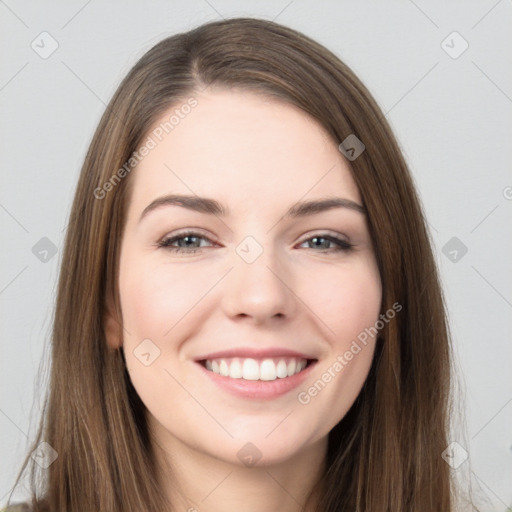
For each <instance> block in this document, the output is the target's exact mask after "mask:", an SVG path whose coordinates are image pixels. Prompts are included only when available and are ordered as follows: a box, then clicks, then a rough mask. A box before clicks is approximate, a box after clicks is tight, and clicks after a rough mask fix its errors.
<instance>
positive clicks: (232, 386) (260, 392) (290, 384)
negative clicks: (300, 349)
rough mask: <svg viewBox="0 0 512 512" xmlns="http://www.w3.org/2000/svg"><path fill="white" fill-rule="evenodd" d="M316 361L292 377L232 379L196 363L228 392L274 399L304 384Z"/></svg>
mask: <svg viewBox="0 0 512 512" xmlns="http://www.w3.org/2000/svg"><path fill="white" fill-rule="evenodd" d="M316 363H317V361H313V362H312V363H310V364H309V366H307V367H306V368H305V369H304V370H302V371H301V372H299V373H296V374H295V375H292V376H291V377H285V378H284V379H280V378H279V377H278V378H277V379H275V380H245V379H232V378H231V377H224V376H223V375H219V374H218V373H214V372H212V371H210V370H207V369H206V368H205V367H204V366H203V365H202V364H201V363H196V364H197V365H198V366H199V369H200V370H202V371H203V372H204V373H206V375H207V376H208V377H209V378H210V379H211V380H212V381H213V382H214V383H215V384H217V385H218V386H219V387H221V388H222V389H224V390H225V391H227V392H228V393H231V394H233V395H236V396H239V397H242V398H253V399H258V400H272V399H273V398H277V397H279V396H281V395H285V394H286V393H288V392H289V391H291V390H292V389H295V388H296V387H298V386H299V385H300V384H302V382H304V379H306V378H307V377H308V375H309V374H310V373H311V370H312V368H313V367H314V366H315V364H316Z"/></svg>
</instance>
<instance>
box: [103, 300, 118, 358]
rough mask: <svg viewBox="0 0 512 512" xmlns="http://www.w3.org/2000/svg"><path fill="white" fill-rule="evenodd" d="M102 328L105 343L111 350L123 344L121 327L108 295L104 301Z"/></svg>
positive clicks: (112, 302)
mask: <svg viewBox="0 0 512 512" xmlns="http://www.w3.org/2000/svg"><path fill="white" fill-rule="evenodd" d="M103 328H104V330H105V337H106V339H107V344H108V346H109V347H110V348H111V349H112V350H116V349H118V348H120V347H121V346H122V344H123V329H122V327H121V324H120V322H119V320H118V318H117V315H116V314H115V308H114V301H113V300H112V297H110V296H109V297H108V298H107V301H106V308H105V314H104V316H103Z"/></svg>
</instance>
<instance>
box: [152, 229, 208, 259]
mask: <svg viewBox="0 0 512 512" xmlns="http://www.w3.org/2000/svg"><path fill="white" fill-rule="evenodd" d="M199 240H208V241H209V242H211V240H210V239H209V238H206V237H205V236H203V235H202V234H201V233H198V232H196V231H186V232H184V233H179V234H177V235H175V236H173V237H169V238H164V239H163V240H160V242H158V247H162V248H165V249H167V250H169V251H172V252H176V253H178V252H186V253H189V254H193V253H195V252H196V251H197V250H198V249H200V247H199V246H197V247H196V246H195V244H196V243H197V241H199ZM182 241H184V242H182ZM175 242H178V246H177V247H176V246H173V245H172V244H174V243H175Z"/></svg>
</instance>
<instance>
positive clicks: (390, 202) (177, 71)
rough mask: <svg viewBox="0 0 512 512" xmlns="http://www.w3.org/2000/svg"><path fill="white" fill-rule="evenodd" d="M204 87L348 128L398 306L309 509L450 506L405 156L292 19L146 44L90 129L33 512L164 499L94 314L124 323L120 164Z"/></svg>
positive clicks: (441, 351) (431, 283) (208, 29)
mask: <svg viewBox="0 0 512 512" xmlns="http://www.w3.org/2000/svg"><path fill="white" fill-rule="evenodd" d="M209 86H218V87H228V88H239V89H240V88H243V89H246V90H252V91H254V92H256V93H261V94H264V95H270V96H272V97H275V98H278V99H280V100H281V101H284V102H287V103H290V104H293V105H295V106H297V107H299V108H300V109H302V110H303V111H305V112H307V113H308V114H309V115H311V116H313V118H315V119H316V120H318V122H319V123H320V124H321V125H322V126H324V127H325V128H326V129H327V131H328V133H329V134H330V135H331V137H332V140H333V141H334V143H335V144H336V145H339V144H340V143H341V142H342V141H344V140H345V139H346V138H347V137H348V136H349V135H355V136H356V137H357V138H358V139H360V140H361V141H362V142H363V143H364V145H365V151H364V152H363V153H362V154H361V155H360V156H359V157H358V158H356V159H355V160H353V161H351V162H350V166H351V171H352V175H353V178H354V180H355V182H356V184H357V186H358V187H359V190H360V193H361V197H362V199H363V203H364V206H365V208H366V210H367V212H368V223H369V228H370V232H371V236H372V241H373V246H374V248H375V253H376V258H377V262H378V266H379V270H380V275H381V280H382V286H383V295H382V312H385V311H387V310H389V309H390V308H392V305H393V304H395V303H396V302H398V303H399V304H400V305H402V306H403V309H402V311H401V312H400V313H399V314H398V315H396V317H395V318H394V319H393V320H391V321H389V322H388V323H386V325H385V326H384V328H383V330H382V332H381V338H382V339H381V341H380V342H379V343H378V344H377V347H376V351H375V356H374V360H373V363H372V367H371V369H370V373H369V375H368V378H367V380H366V382H365V385H364V387H363V389H362V391H361V393H360V395H359V396H358V398H357V400H356V401H355V403H354V404H353V406H352V407H351V409H350V410H349V412H348V413H347V414H346V416H345V417H344V418H343V419H342V420H341V421H340V422H339V424H338V425H336V427H335V428H334V429H333V430H332V431H331V432H330V434H329V443H328V454H327V465H326V473H325V475H324V477H323V478H322V480H321V482H319V484H318V485H319V488H320V489H321V492H320V493H319V496H320V503H319V505H318V510H321V511H323V512H327V511H329V512H331V511H332V512H334V511H345V510H346V511H349V510H350V511H354V510H357V511H358V512H370V511H372V512H375V511H392V512H400V511H403V512H426V511H436V512H440V511H442V512H449V511H452V510H454V501H453V500H454V498H453V496H454V495H455V488H454V484H453V482H452V477H451V475H450V467H449V465H448V464H447V463H446V462H445V460H444V459H443V457H442V456H441V454H442V453H443V451H444V450H445V449H446V447H447V446H448V444H449V442H450V440H449V429H450V424H449V419H450V413H451V411H452V407H453V404H452V400H451V389H452V387H451V382H452V378H451V376H452V364H451V363H452V359H451V346H450V337H449V331H448V325H447V321H446V316H445V306H444V301H443V296H442V291H441V286H440V283H439V279H438V271H437V269H436V265H435V259H434V257H433V251H432V244H431V241H430V239H429V235H428V231H427V229H426V221H425V218H424V216H423V213H422V208H421V204H420V202H419V199H418V196H417V194H416V191H415V187H414V183H413V181H412V178H411V176H410V173H409V171H408V168H407V165H406V163H405V160H404V158H403V156H402V154H401V151H400V149H399V146H398V144H397V142H396V140H395V137H394V136H393V133H392V131H391V129H390V127H389V125H388V123H387V121H386V119H385V117H384V115H383V113H382V111H381V110H380V108H379V107H378V105H377V104H376V102H375V101H374V99H373V98H372V96H371V95H370V93H369V91H368V90H367V88H366V87H365V86H364V85H363V84H362V82H361V81H360V80H359V79H358V78H357V77H356V76H355V75H354V73H353V72H352V71H351V70H350V69H349V68H348V67H347V66H346V65H345V64H344V63H343V62H341V61H340V60H339V59H338V58H337V57H336V56H335V55H334V54H333V53H331V52H330V51H328V50H327V49H325V48H324V47H323V46H321V45H320V44H318V43H316V42H315V41H313V40H311V39H309V38H308V37H306V36H304V35H302V34H300V33H298V32H296V31H294V30H292V29H290V28H287V27H284V26H281V25H279V24H276V23H273V22H270V21H264V20H259V19H253V18H235V19H227V20H223V21H219V22H214V23H208V24H205V25H203V26H200V27H199V28H196V29H194V30H192V31H190V32H187V33H182V34H178V35H175V36H172V37H169V38H167V39H164V40H163V41H161V42H160V43H158V44H157V45H156V46H154V47H153V48H152V49H151V50H149V51H148V52H147V53H146V54H145V55H144V56H143V57H142V58H141V59H140V60H139V61H138V62H137V63H136V64H135V66H134V67H133V68H132V69H131V71H130V72H129V73H128V75H127V76H126V77H125V78H124V80H123V81H122V83H121V84H120V86H119V88H118V89H117V91H116V93H115V94H114V96H113V98H112V100H111V101H110V103H109V105H108V107H107V109H106V111H105V113H104V115H103V117H102V119H101V121H100V123H99V126H98V128H97V130H96V132H95V134H94V137H93V139H92V142H91V145H90V148H89V150H88V153H87V156H86V158H85V162H84V165H83V167H82V171H81V175H80V179H79V182H78V186H77V190H76V195H75V199H74V202H73V207H72V211H71V215H70V219H69V225H68V228H67V233H66V239H65V246H64V250H63V256H62V267H61V272H60V279H59V285H58V294H57V300H56V310H55V318H54V325H53V335H52V356H51V357H52V366H51V377H50V384H49V395H48V399H47V403H46V407H45V410H44V414H43V417H42V420H41V424H40V428H39V432H38V435H37V439H36V441H35V442H34V445H33V449H35V448H36V446H38V445H39V443H40V442H42V441H43V440H44V441H45V442H47V443H48V444H49V445H50V446H51V447H52V448H53V449H54V450H55V451H56V452H57V454H58V457H57V459H56V460H55V461H54V462H53V463H52V464H51V465H50V466H49V467H48V468H47V469H45V470H43V471H42V474H38V472H37V471H35V470H37V469H38V467H37V466H36V464H35V463H33V462H32V459H31V458H30V456H27V459H26V460H25V462H24V464H23V468H22V472H23V471H25V470H26V469H27V468H28V465H29V463H30V462H32V472H31V475H32V480H33V485H34V491H33V497H32V506H33V507H34V510H37V511H51V512H63V511H66V512H72V511H73V512H74V511H81V512H82V511H93V510H94V511H97V510H101V511H102V512H121V511H122V512H127V511H137V512H140V511H155V512H156V511H159V512H161V511H162V510H169V509H170V508H171V507H170V505H169V504H168V503H166V502H165V498H164V496H163V492H162V490H161V489H160V488H159V485H158V483H157V482H158V478H157V475H156V467H155V461H154V457H153V452H152V447H151V440H150V436H149V434H148V429H147V425H146V421H145V407H144V405H143V404H142V402H141V400H140V399H139V397H138V395H137V393H136V392H135V390H134V388H133V386H132V385H131V382H130V379H129V376H128V374H127V371H126V367H125V362H124V358H123V354H122V351H121V350H112V349H110V348H109V347H108V346H107V342H106V336H105V323H104V319H105V312H106V310H107V307H108V306H109V305H110V307H112V308H113V309H114V311H115V312H116V313H117V318H118V319H119V322H120V324H122V317H121V311H120V308H119V296H118V287H117V279H118V263H119V248H120V241H121V236H122V232H123V226H124V222H125V214H126V208H127V204H128V202H129V200H130V183H131V179H130V173H129V170H127V168H126V167H125V171H126V172H125V173H124V174H123V176H122V177H120V173H119V169H121V168H123V166H125V164H126V162H128V161H129V160H130V158H132V156H133V152H134V151H136V150H137V149H138V147H139V146H140V145H141V143H142V142H143V140H144V138H145V137H147V134H148V130H150V128H151V127H152V126H153V125H154V123H155V121H156V120H157V119H158V118H159V117H160V116H161V115H162V114H163V113H164V112H165V111H166V110H167V109H168V108H170V107H171V106H173V105H176V104H179V103H180V102H183V103H185V102H186V101H187V98H190V97H191V96H193V95H194V94H198V93H199V92H200V91H201V90H203V89H204V88H205V87H209ZM116 173H117V178H116V180H115V181H113V176H114V175H116ZM107 182H110V183H111V186H108V187H106V186H105V184H106V183H107ZM20 474H21V473H20Z"/></svg>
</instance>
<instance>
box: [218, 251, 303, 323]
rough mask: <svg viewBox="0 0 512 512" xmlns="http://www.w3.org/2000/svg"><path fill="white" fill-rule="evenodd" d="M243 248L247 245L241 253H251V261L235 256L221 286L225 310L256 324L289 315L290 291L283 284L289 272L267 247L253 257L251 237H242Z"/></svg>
mask: <svg viewBox="0 0 512 512" xmlns="http://www.w3.org/2000/svg"><path fill="white" fill-rule="evenodd" d="M251 244H253V245H251ZM243 248H248V250H247V252H245V253H243V254H244V256H247V255H248V254H249V255H251V260H252V261H251V262H250V263H249V262H248V259H247V258H244V257H239V260H238V261H236V262H235V266H234V268H233V270H232V272H230V275H229V276H228V279H227V284H226V287H225V290H224V292H225V293H224V297H223V304H224V308H225V311H226V313H227V314H228V315H229V316H231V317H243V318H252V319H253V320H254V321H255V322H256V323H258V324H261V323H264V322H265V321H267V320H268V319H276V318H281V319H282V318H284V317H287V316H291V315H292V314H293V311H294V294H293V293H292V291H291V289H290V287H289V285H288V284H287V281H290V280H291V277H290V275H289V272H288V271H287V270H286V268H285V267H284V266H283V265H280V264H279V261H278V260H277V258H276V257H274V255H273V254H272V253H271V251H263V250H261V253H260V254H259V255H258V256H257V257H256V258H254V255H255V253H256V249H257V246H255V245H254V243H253V242H252V241H246V245H245V244H244V245H242V249H243Z"/></svg>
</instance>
